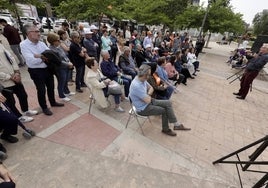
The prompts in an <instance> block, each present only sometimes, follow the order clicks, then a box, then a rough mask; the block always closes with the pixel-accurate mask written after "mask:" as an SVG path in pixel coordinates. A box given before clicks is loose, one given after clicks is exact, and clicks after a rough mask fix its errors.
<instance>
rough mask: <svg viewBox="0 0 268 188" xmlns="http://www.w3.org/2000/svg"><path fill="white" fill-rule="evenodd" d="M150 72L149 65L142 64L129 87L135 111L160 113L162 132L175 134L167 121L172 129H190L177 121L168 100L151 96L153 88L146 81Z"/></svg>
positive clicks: (147, 113) (144, 114)
mask: <svg viewBox="0 0 268 188" xmlns="http://www.w3.org/2000/svg"><path fill="white" fill-rule="evenodd" d="M150 73H151V71H150V66H149V65H145V64H144V65H142V66H141V67H140V68H139V72H138V76H137V77H136V78H135V79H134V80H133V82H132V84H131V87H130V98H131V100H132V104H133V105H134V106H135V108H136V110H137V113H138V114H139V115H142V116H151V115H161V116H162V133H164V134H167V135H169V136H176V135H177V134H176V133H175V132H173V131H172V130H171V129H170V128H169V124H168V123H173V125H174V128H173V129H174V130H185V131H186V130H191V129H190V128H186V127H184V126H183V124H181V123H179V122H178V120H177V118H176V116H175V113H174V111H173V107H172V104H171V102H170V101H169V100H157V99H153V98H152V97H151V95H152V94H153V92H154V89H153V88H152V86H151V85H150V84H149V83H148V82H147V79H148V77H149V75H150Z"/></svg>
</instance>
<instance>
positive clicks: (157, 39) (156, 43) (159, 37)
mask: <svg viewBox="0 0 268 188" xmlns="http://www.w3.org/2000/svg"><path fill="white" fill-rule="evenodd" d="M161 42H163V36H162V32H161V31H158V32H157V36H156V37H155V40H154V46H155V47H159V46H160V45H161Z"/></svg>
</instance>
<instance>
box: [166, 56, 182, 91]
mask: <svg viewBox="0 0 268 188" xmlns="http://www.w3.org/2000/svg"><path fill="white" fill-rule="evenodd" d="M175 61H176V56H174V55H172V56H171V57H170V58H169V61H168V62H167V64H166V65H165V70H166V72H167V74H168V79H170V80H173V81H175V86H176V85H177V84H180V83H181V82H182V81H184V80H185V78H184V75H183V74H180V73H179V72H178V71H177V70H176V68H175V66H174V64H175Z"/></svg>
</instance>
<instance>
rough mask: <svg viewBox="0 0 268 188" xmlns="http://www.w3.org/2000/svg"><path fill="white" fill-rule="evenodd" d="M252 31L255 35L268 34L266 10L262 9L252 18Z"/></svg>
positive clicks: (267, 11)
mask: <svg viewBox="0 0 268 188" xmlns="http://www.w3.org/2000/svg"><path fill="white" fill-rule="evenodd" d="M253 25H254V27H253V28H254V33H255V34H256V35H268V10H267V9H266V10H263V11H262V12H259V13H257V14H256V15H255V17H254V19H253Z"/></svg>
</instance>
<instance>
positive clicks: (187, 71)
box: [180, 68, 192, 84]
mask: <svg viewBox="0 0 268 188" xmlns="http://www.w3.org/2000/svg"><path fill="white" fill-rule="evenodd" d="M180 74H182V75H184V79H183V80H182V81H181V82H182V83H183V84H185V83H186V82H187V78H190V77H192V76H191V73H190V72H189V70H188V69H187V68H182V69H181V72H180Z"/></svg>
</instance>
